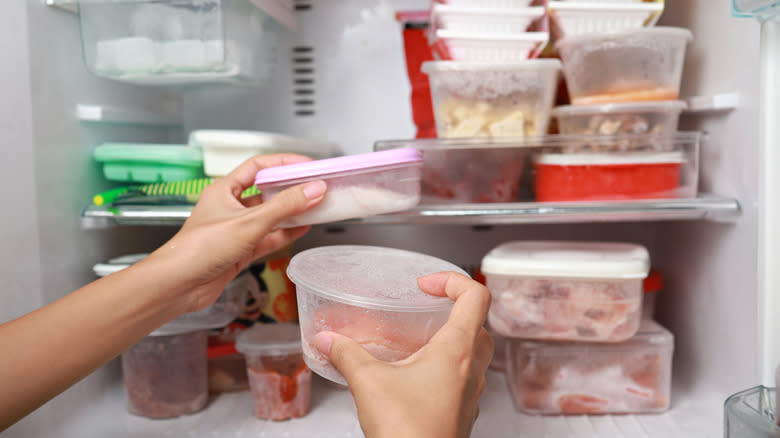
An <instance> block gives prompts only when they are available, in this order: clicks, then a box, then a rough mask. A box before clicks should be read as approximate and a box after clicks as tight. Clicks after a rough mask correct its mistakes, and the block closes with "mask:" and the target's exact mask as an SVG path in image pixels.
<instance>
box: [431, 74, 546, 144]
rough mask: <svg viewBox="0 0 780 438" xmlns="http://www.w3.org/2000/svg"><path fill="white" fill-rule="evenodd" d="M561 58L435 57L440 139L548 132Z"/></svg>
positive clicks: (434, 86) (433, 84)
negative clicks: (461, 59) (460, 59)
mask: <svg viewBox="0 0 780 438" xmlns="http://www.w3.org/2000/svg"><path fill="white" fill-rule="evenodd" d="M560 66H561V64H560V62H559V61H558V60H553V59H544V60H543V59H534V60H530V61H523V62H514V63H466V62H456V61H430V62H426V63H424V64H423V66H422V70H423V72H425V73H427V74H428V77H429V79H430V84H431V96H432V98H433V109H434V116H435V118H436V129H437V131H438V135H439V137H523V136H529V135H542V134H545V133H546V132H547V125H548V123H549V118H550V110H551V109H552V105H553V100H554V97H555V91H556V87H557V84H558V72H559V70H560Z"/></svg>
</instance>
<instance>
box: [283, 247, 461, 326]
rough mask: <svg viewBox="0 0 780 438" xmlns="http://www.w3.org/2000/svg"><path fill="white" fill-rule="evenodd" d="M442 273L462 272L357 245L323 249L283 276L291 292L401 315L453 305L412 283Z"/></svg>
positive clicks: (416, 256) (303, 256) (424, 258)
mask: <svg viewBox="0 0 780 438" xmlns="http://www.w3.org/2000/svg"><path fill="white" fill-rule="evenodd" d="M442 271H456V272H459V273H462V274H465V272H464V271H463V270H462V269H460V268H458V267H457V266H455V265H453V264H452V263H450V262H447V261H444V260H441V259H439V258H436V257H432V256H429V255H425V254H420V253H416V252H411V251H404V250H400V249H393V248H382V247H377V246H360V245H337V246H324V247H320V248H314V249H310V250H307V251H304V252H302V253H300V254H298V255H296V256H295V257H293V258H292V260H291V261H290V265H289V267H288V268H287V275H288V277H290V280H292V281H293V282H294V283H295V284H296V286H298V288H299V289H298V293H299V294H300V293H302V292H301V287H303V288H306V289H310V290H311V291H312V292H313V293H314V294H316V295H320V296H323V297H326V298H328V299H331V300H335V301H339V302H341V303H345V304H349V305H352V306H357V307H365V308H372V309H380V310H396V311H403V312H422V311H435V310H442V309H447V308H449V307H451V306H452V304H453V301H452V300H450V299H449V298H447V297H435V296H432V295H428V294H426V293H425V292H423V291H422V290H420V288H419V287H418V286H417V278H418V277H421V276H424V275H427V274H433V273H437V272H442Z"/></svg>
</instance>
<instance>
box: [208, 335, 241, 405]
mask: <svg viewBox="0 0 780 438" xmlns="http://www.w3.org/2000/svg"><path fill="white" fill-rule="evenodd" d="M208 359H209V361H208V373H209V392H211V393H221V392H232V391H243V390H245V389H249V380H248V378H247V375H246V361H245V360H244V356H243V355H242V354H240V353H238V352H237V351H236V348H235V343H234V342H225V341H223V340H220V339H219V338H218V337H216V336H212V334H209V346H208Z"/></svg>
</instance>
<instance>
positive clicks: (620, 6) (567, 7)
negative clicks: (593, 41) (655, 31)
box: [549, 0, 664, 40]
mask: <svg viewBox="0 0 780 438" xmlns="http://www.w3.org/2000/svg"><path fill="white" fill-rule="evenodd" d="M549 7H550V28H551V33H552V34H553V35H554V37H555V39H556V40H558V39H560V38H563V37H565V36H566V37H569V36H578V35H585V34H592V33H606V32H620V31H626V30H633V29H641V28H642V27H649V26H652V25H654V24H655V22H656V21H658V18H659V17H660V16H661V13H662V12H663V10H664V4H663V2H652V3H648V2H642V1H638V2H633V3H632V2H625V1H620V2H615V1H612V2H604V1H582V0H579V1H551V2H550V3H549Z"/></svg>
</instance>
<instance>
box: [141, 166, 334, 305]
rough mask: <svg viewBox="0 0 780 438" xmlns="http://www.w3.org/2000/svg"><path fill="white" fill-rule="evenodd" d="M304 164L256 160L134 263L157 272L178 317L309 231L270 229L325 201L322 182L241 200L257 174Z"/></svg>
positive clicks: (208, 194) (216, 187) (214, 187)
mask: <svg viewBox="0 0 780 438" xmlns="http://www.w3.org/2000/svg"><path fill="white" fill-rule="evenodd" d="M308 160H310V159H309V158H307V157H304V156H301V155H294V154H278V155H264V156H256V157H253V158H251V159H250V160H248V161H246V162H245V163H244V164H242V165H241V166H239V167H238V168H237V169H236V170H234V171H233V172H231V173H230V174H229V175H227V176H226V177H224V178H221V179H218V180H216V181H214V182H213V183H212V184H211V185H209V186H208V187H206V189H205V190H204V191H203V193H202V194H201V196H200V200H199V201H198V203H197V205H195V207H194V208H193V210H192V214H191V215H190V217H189V219H187V221H186V222H185V223H184V225H183V226H182V228H181V230H180V231H179V232H178V233H176V235H175V236H174V237H173V238H172V239H171V240H170V241H168V242H167V243H166V244H165V245H163V246H162V247H161V248H160V249H158V250H157V251H155V252H154V253H152V254H150V255H149V257H147V258H146V259H144V260H143V261H142V262H139V264H140V263H144V264H147V265H153V266H158V269H161V270H163V272H164V273H161V278H163V277H164V278H168V279H169V280H168V281H169V283H170V284H169V287H168V288H167V289H168V290H170V291H171V293H172V294H173V295H174V298H175V300H176V302H178V303H181V305H182V309H181V313H185V312H194V311H198V310H202V309H204V308H205V307H207V306H208V305H210V304H212V303H213V302H214V301H215V300H216V299H217V297H218V296H219V294H220V293H221V292H222V291H223V290H224V288H225V287H226V286H227V284H228V283H229V282H230V281H231V280H232V279H233V278H235V276H236V275H238V273H239V272H241V270H242V269H243V268H244V267H246V266H247V264H249V263H250V262H251V261H253V260H256V259H258V258H260V257H262V256H264V255H266V254H269V253H272V252H274V251H276V250H278V249H280V248H283V247H284V246H286V245H288V244H290V243H291V242H293V241H294V240H295V239H298V238H299V237H301V236H303V234H304V233H306V231H307V230H308V229H309V227H297V228H285V229H276V228H275V227H276V224H278V223H279V222H281V221H282V220H284V219H287V218H289V217H292V216H295V215H298V214H301V213H303V212H305V211H306V210H308V209H310V208H312V207H314V206H315V205H317V204H318V203H319V202H320V201H322V199H323V197H324V196H325V191H326V186H325V183H324V182H322V181H312V182H308V183H305V184H301V185H297V186H294V187H290V188H289V189H286V190H284V191H282V192H280V193H278V194H277V195H276V196H274V197H273V198H272V199H271V200H270V201H268V202H266V203H263V202H262V199H261V197H260V196H259V195H258V196H253V197H251V198H246V199H241V193H242V192H243V191H244V190H245V189H247V188H248V187H250V186H251V185H252V184H253V183H254V178H255V175H256V174H257V172H258V171H259V170H261V169H264V168H267V167H273V166H282V165H285V164H293V163H298V162H302V161H308Z"/></svg>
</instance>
